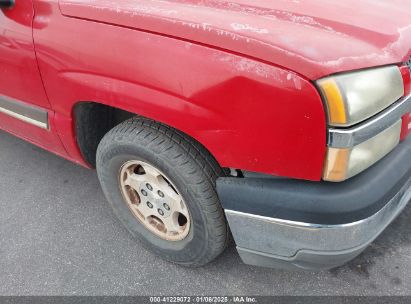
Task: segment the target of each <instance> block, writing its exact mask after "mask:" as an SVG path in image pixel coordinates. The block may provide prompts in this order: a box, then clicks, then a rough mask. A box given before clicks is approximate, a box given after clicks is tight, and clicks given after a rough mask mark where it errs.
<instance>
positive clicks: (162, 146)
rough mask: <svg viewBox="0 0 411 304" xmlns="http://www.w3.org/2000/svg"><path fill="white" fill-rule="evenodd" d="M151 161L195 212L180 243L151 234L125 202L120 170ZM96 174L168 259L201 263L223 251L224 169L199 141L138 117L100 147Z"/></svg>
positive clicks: (136, 230) (135, 230) (127, 221)
mask: <svg viewBox="0 0 411 304" xmlns="http://www.w3.org/2000/svg"><path fill="white" fill-rule="evenodd" d="M134 159H138V160H141V161H144V162H146V163H149V164H151V165H153V166H155V167H156V168H158V169H159V170H160V171H162V172H164V174H165V175H166V176H167V177H168V178H169V179H170V181H171V182H172V183H173V184H174V185H175V186H176V187H177V189H179V191H180V194H181V195H182V196H183V199H184V201H185V203H186V204H187V207H188V209H189V212H190V217H191V227H190V231H189V233H188V235H187V237H186V238H185V239H183V240H181V241H176V242H172V241H167V240H164V239H162V238H160V237H158V236H157V235H155V234H154V233H152V232H150V231H149V230H148V229H147V228H146V227H144V225H143V224H142V223H141V222H140V221H139V220H138V219H136V218H135V217H134V215H133V214H132V213H131V212H130V209H129V208H128V207H127V205H126V203H125V202H124V199H123V196H122V193H121V190H120V187H119V183H118V174H119V170H120V168H121V166H122V165H123V164H124V163H126V162H127V161H130V160H134ZM97 172H98V177H99V180H100V183H101V186H102V188H103V191H104V193H105V196H106V198H107V200H108V201H109V203H110V204H111V206H112V207H113V209H114V212H115V214H116V215H117V217H118V218H119V219H120V221H121V222H122V223H123V224H124V225H125V227H126V228H127V229H128V230H129V231H130V233H131V234H132V235H133V236H134V237H136V238H138V239H140V240H141V241H142V242H143V244H144V245H145V246H146V247H148V248H149V249H151V250H152V251H153V252H155V253H156V254H158V255H159V256H161V257H162V258H164V259H165V260H167V261H170V262H174V263H177V264H181V265H184V266H192V267H197V266H202V265H205V264H207V263H209V262H211V261H212V260H214V259H215V258H216V257H217V256H218V255H219V254H221V253H222V252H223V251H224V249H225V247H226V244H227V239H228V228H227V223H226V219H225V217H224V212H223V210H222V208H221V205H220V202H219V200H218V196H217V193H216V190H215V181H216V179H217V177H218V176H221V175H223V174H224V173H223V170H222V169H221V167H220V166H219V165H218V164H217V162H216V161H215V159H214V158H213V157H212V156H211V155H210V154H209V153H208V151H206V150H205V149H204V148H203V147H202V146H201V145H199V144H198V143H197V142H195V141H194V140H192V139H191V138H189V137H188V136H186V135H185V134H182V133H181V132H178V131H176V130H174V129H172V128H170V127H168V126H165V125H163V124H160V123H158V122H155V121H153V120H150V119H146V118H141V117H134V118H132V119H129V120H127V121H125V122H123V123H122V124H120V125H118V126H116V127H115V128H114V129H112V130H111V131H110V132H108V133H107V134H106V135H105V136H104V138H103V139H102V141H101V142H100V144H99V147H98V150H97Z"/></svg>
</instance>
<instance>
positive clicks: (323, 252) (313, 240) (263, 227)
mask: <svg viewBox="0 0 411 304" xmlns="http://www.w3.org/2000/svg"><path fill="white" fill-rule="evenodd" d="M410 200H411V178H410V179H409V180H408V182H406V183H405V185H404V186H403V187H402V188H401V190H400V191H399V192H398V193H397V194H396V195H395V196H394V197H393V198H392V199H391V200H390V201H389V202H388V203H387V204H386V205H385V206H384V207H383V208H382V209H380V210H379V211H378V212H377V213H375V214H374V215H372V216H370V217H368V218H365V219H363V220H360V221H356V222H352V223H347V224H340V225H317V224H315V223H303V222H295V221H287V220H283V219H276V218H270V217H264V216H258V215H253V214H248V213H242V212H237V211H232V210H226V211H225V212H226V216H227V219H228V222H229V225H230V228H231V231H232V233H233V236H234V239H235V242H236V244H237V249H238V252H239V254H240V256H241V258H242V259H243V261H244V262H245V263H246V264H252V265H257V266H264V267H276V268H278V267H280V268H290V267H291V268H295V267H297V268H306V269H326V268H332V267H336V266H340V265H342V264H344V263H346V262H347V261H349V260H351V259H353V258H354V257H356V256H357V255H358V254H360V253H361V252H362V251H363V250H364V249H365V248H366V247H367V246H368V245H369V244H370V243H371V242H372V241H373V240H374V239H375V238H377V237H378V235H379V234H380V233H381V232H382V231H383V230H384V229H385V228H386V227H387V226H388V225H389V224H390V223H391V222H392V221H393V220H394V219H395V218H396V217H397V215H398V214H399V213H400V212H401V211H402V210H403V209H404V207H405V206H406V205H407V203H408V202H409V201H410Z"/></svg>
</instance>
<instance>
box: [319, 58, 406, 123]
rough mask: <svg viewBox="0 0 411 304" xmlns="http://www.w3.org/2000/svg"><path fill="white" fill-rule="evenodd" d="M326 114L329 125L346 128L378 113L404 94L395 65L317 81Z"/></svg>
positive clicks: (402, 83) (401, 81)
mask: <svg viewBox="0 0 411 304" xmlns="http://www.w3.org/2000/svg"><path fill="white" fill-rule="evenodd" d="M317 85H318V87H319V88H320V91H321V93H322V95H323V98H324V100H325V103H326V107H327V111H328V119H329V125H330V126H334V127H348V126H352V125H355V124H357V123H359V122H361V121H363V120H366V119H367V118H369V117H371V116H373V115H375V114H377V113H379V112H381V111H382V110H384V109H385V108H387V107H389V106H390V105H391V104H393V103H394V102H395V101H397V100H398V99H399V98H401V97H402V96H403V95H404V82H403V76H402V74H401V71H400V69H399V68H398V67H397V66H388V67H382V68H376V69H370V70H363V71H358V72H352V73H346V74H341V75H336V76H331V77H327V78H323V79H321V80H319V81H317Z"/></svg>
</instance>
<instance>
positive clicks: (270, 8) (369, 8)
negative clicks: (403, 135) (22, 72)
mask: <svg viewBox="0 0 411 304" xmlns="http://www.w3.org/2000/svg"><path fill="white" fill-rule="evenodd" d="M59 2H60V9H61V12H62V14H63V15H65V16H70V17H76V18H84V19H87V20H93V21H96V22H104V23H108V24H113V25H121V26H125V27H128V28H135V29H140V30H144V31H149V32H152V33H158V34H161V35H165V36H167V37H173V38H179V39H183V40H186V41H190V42H195V43H200V44H203V45H206V46H212V47H217V48H219V49H224V50H227V51H230V52H233V53H238V54H242V55H246V56H248V57H252V58H256V59H258V60H262V61H265V62H269V63H272V64H275V65H277V66H281V67H283V68H286V69H289V70H292V71H295V72H297V73H299V74H301V75H303V76H305V77H307V78H309V79H318V78H321V77H323V76H326V75H329V74H333V73H337V72H342V71H347V70H355V69H361V68H366V67H371V66H378V65H386V64H393V63H400V62H405V61H407V60H408V59H409V56H410V55H411V13H410V12H409V10H408V8H409V7H410V6H411V0H345V1H334V0H275V1H273V0H253V1H249V0H231V1H224V0H168V1H166V0H139V1H136V0H59Z"/></svg>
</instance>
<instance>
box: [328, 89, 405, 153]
mask: <svg viewBox="0 0 411 304" xmlns="http://www.w3.org/2000/svg"><path fill="white" fill-rule="evenodd" d="M409 111H411V95H410V96H407V97H404V98H402V99H400V100H399V101H397V102H396V103H394V104H393V105H392V106H391V107H389V108H388V109H386V110H385V111H383V112H382V113H380V114H379V115H377V116H375V117H374V118H371V119H370V120H367V121H366V122H364V123H361V124H359V125H358V126H355V127H352V128H347V129H334V128H331V129H329V133H328V134H329V135H328V146H329V147H332V148H351V147H354V146H356V145H358V144H360V143H362V142H364V141H367V140H369V139H371V138H372V137H374V136H376V135H377V134H379V133H381V132H382V131H384V130H385V129H387V128H388V127H390V126H392V125H393V124H395V123H396V122H397V121H398V120H399V119H400V118H401V117H402V116H403V115H404V114H406V113H407V112H409Z"/></svg>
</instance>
